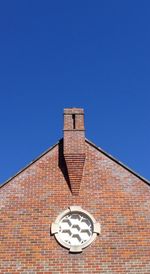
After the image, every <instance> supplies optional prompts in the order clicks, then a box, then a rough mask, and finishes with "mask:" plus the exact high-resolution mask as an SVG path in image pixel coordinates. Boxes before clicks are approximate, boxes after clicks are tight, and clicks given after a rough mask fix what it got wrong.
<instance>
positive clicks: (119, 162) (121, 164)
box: [85, 138, 150, 186]
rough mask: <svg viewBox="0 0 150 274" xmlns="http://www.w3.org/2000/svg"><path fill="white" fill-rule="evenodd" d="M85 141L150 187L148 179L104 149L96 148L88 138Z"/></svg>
mask: <svg viewBox="0 0 150 274" xmlns="http://www.w3.org/2000/svg"><path fill="white" fill-rule="evenodd" d="M85 141H86V142H87V143H88V144H90V145H91V146H93V147H94V148H96V149H97V150H99V151H100V152H101V153H103V154H104V155H105V156H107V157H108V158H110V159H111V160H113V161H114V162H115V163H117V164H119V165H120V166H122V167H124V168H125V169H126V170H128V171H130V172H131V173H132V174H133V175H135V176H136V177H138V178H139V179H141V180H142V181H144V183H146V184H147V185H148V186H150V181H148V180H147V179H145V178H144V177H142V176H141V175H140V174H138V173H137V172H135V171H134V170H132V169H131V168H129V167H128V166H126V165H125V164H123V163H122V162H121V161H119V160H118V159H116V158H115V157H113V156H112V155H111V154H109V153H107V152H106V151H105V150H103V149H102V148H100V147H98V146H96V145H95V144H94V143H93V142H91V141H89V140H88V139H87V138H85Z"/></svg>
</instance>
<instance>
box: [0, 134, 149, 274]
mask: <svg viewBox="0 0 150 274" xmlns="http://www.w3.org/2000/svg"><path fill="white" fill-rule="evenodd" d="M74 133H75V134H76V131H74ZM66 134H67V132H66ZM82 134H83V133H82ZM66 136H67V135H66ZM64 139H65V138H64ZM81 139H82V138H81ZM82 140H83V139H82ZM66 146H67V145H66ZM66 146H64V147H63V143H62V141H61V142H59V143H58V144H57V145H55V146H54V147H53V148H51V149H49V150H48V151H47V152H46V153H45V154H43V155H42V156H41V157H39V158H38V159H37V160H36V161H34V162H33V163H32V164H30V165H29V166H28V167H27V168H25V169H24V170H23V171H21V172H20V173H18V175H17V176H15V177H14V178H12V179H11V180H9V181H8V182H7V183H5V184H4V185H3V186H2V187H1V189H0V273H1V274H6V273H7V274H8V273H9V274H20V273H21V274H45V273H49V274H75V273H78V274H83V273H84V274H108V273H111V274H121V273H124V274H125V273H131V274H139V273H140V274H149V273H150V186H149V183H148V182H147V181H146V180H144V179H142V178H141V177H140V176H138V175H136V174H134V172H132V171H130V170H128V169H127V168H126V167H124V166H123V165H121V164H120V163H119V162H117V161H116V160H114V159H112V158H111V157H110V156H109V155H107V154H106V153H105V152H103V151H102V150H101V149H99V148H97V147H96V146H94V145H93V144H92V143H90V142H89V141H88V140H86V141H85V142H84V145H83V146H84V149H83V152H84V153H85V155H86V159H85V162H84V169H83V170H82V180H81V177H80V189H79V188H78V189H79V191H78V195H73V194H72V192H71V191H70V185H69V183H68V172H67V169H68V166H67V167H66V163H65V160H64V154H63V153H64V152H65V149H66ZM74 149H75V150H76V149H77V148H76V147H75V148H74ZM70 151H71V153H72V148H71V150H70ZM70 151H69V153H70ZM77 151H78V149H77ZM71 153H70V155H71ZM84 153H83V154H84ZM67 165H68V164H67ZM69 168H70V167H69ZM69 175H70V174H69ZM72 205H76V206H81V207H82V208H83V209H85V210H87V211H88V212H90V213H91V214H92V215H93V216H94V218H95V219H96V221H97V222H99V223H100V224H101V233H100V235H99V236H98V237H96V239H95V241H94V242H92V243H91V245H89V246H88V247H86V248H85V249H84V252H82V253H79V254H72V253H68V250H67V249H65V248H64V247H62V246H61V245H59V243H58V242H57V241H56V239H55V237H54V236H53V235H51V233H50V227H51V224H52V223H53V222H54V221H55V220H56V218H57V216H58V215H59V214H60V213H61V212H62V211H64V210H66V208H69V207H70V206H72Z"/></svg>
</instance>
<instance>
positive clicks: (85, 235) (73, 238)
mask: <svg viewBox="0 0 150 274" xmlns="http://www.w3.org/2000/svg"><path fill="white" fill-rule="evenodd" d="M51 233H52V234H54V235H55V237H56V239H57V241H58V242H59V243H60V244H61V245H62V246H64V247H66V248H68V249H69V250H70V251H71V252H82V249H83V248H85V247H86V246H88V245H89V244H90V243H91V242H92V241H93V240H94V239H95V238H96V235H97V234H99V233H100V225H99V223H96V221H95V219H94V218H93V216H92V215H91V214H89V213H88V212H87V211H85V210H83V209H82V208H81V207H79V206H71V207H69V209H67V210H65V211H64V212H63V213H61V214H60V215H59V216H58V217H57V219H56V221H55V222H54V223H52V226H51Z"/></svg>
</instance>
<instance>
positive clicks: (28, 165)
mask: <svg viewBox="0 0 150 274" xmlns="http://www.w3.org/2000/svg"><path fill="white" fill-rule="evenodd" d="M61 140H62V139H60V140H59V141H58V142H57V143H56V144H55V145H53V146H51V147H50V148H48V149H47V150H45V151H44V152H43V153H42V154H40V155H39V156H38V157H36V158H35V159H34V160H32V161H31V162H30V163H29V164H27V165H26V166H25V167H23V168H22V169H20V170H19V171H18V172H17V173H15V175H13V176H12V177H10V178H9V179H7V180H6V181H5V182H4V183H2V184H1V185H0V189H1V188H2V187H3V186H5V185H6V184H8V183H9V182H10V181H11V180H13V179H14V178H15V177H17V176H18V175H19V174H20V173H21V172H23V171H24V170H26V169H27V168H28V167H30V166H31V165H33V164H34V163H35V162H36V161H38V160H39V159H40V158H41V157H42V156H44V155H45V154H47V153H48V152H49V151H51V150H52V149H53V148H54V147H56V146H57V145H58V144H59V142H60V141H61Z"/></svg>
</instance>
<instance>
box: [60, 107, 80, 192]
mask: <svg viewBox="0 0 150 274" xmlns="http://www.w3.org/2000/svg"><path fill="white" fill-rule="evenodd" d="M63 144H64V147H63V152H64V158H65V161H66V165H67V170H68V176H69V181H70V186H71V191H72V194H73V195H78V194H79V190H80V183H81V180H82V174H83V167H84V162H85V129H84V110H83V109H82V108H66V109H64V142H63Z"/></svg>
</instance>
